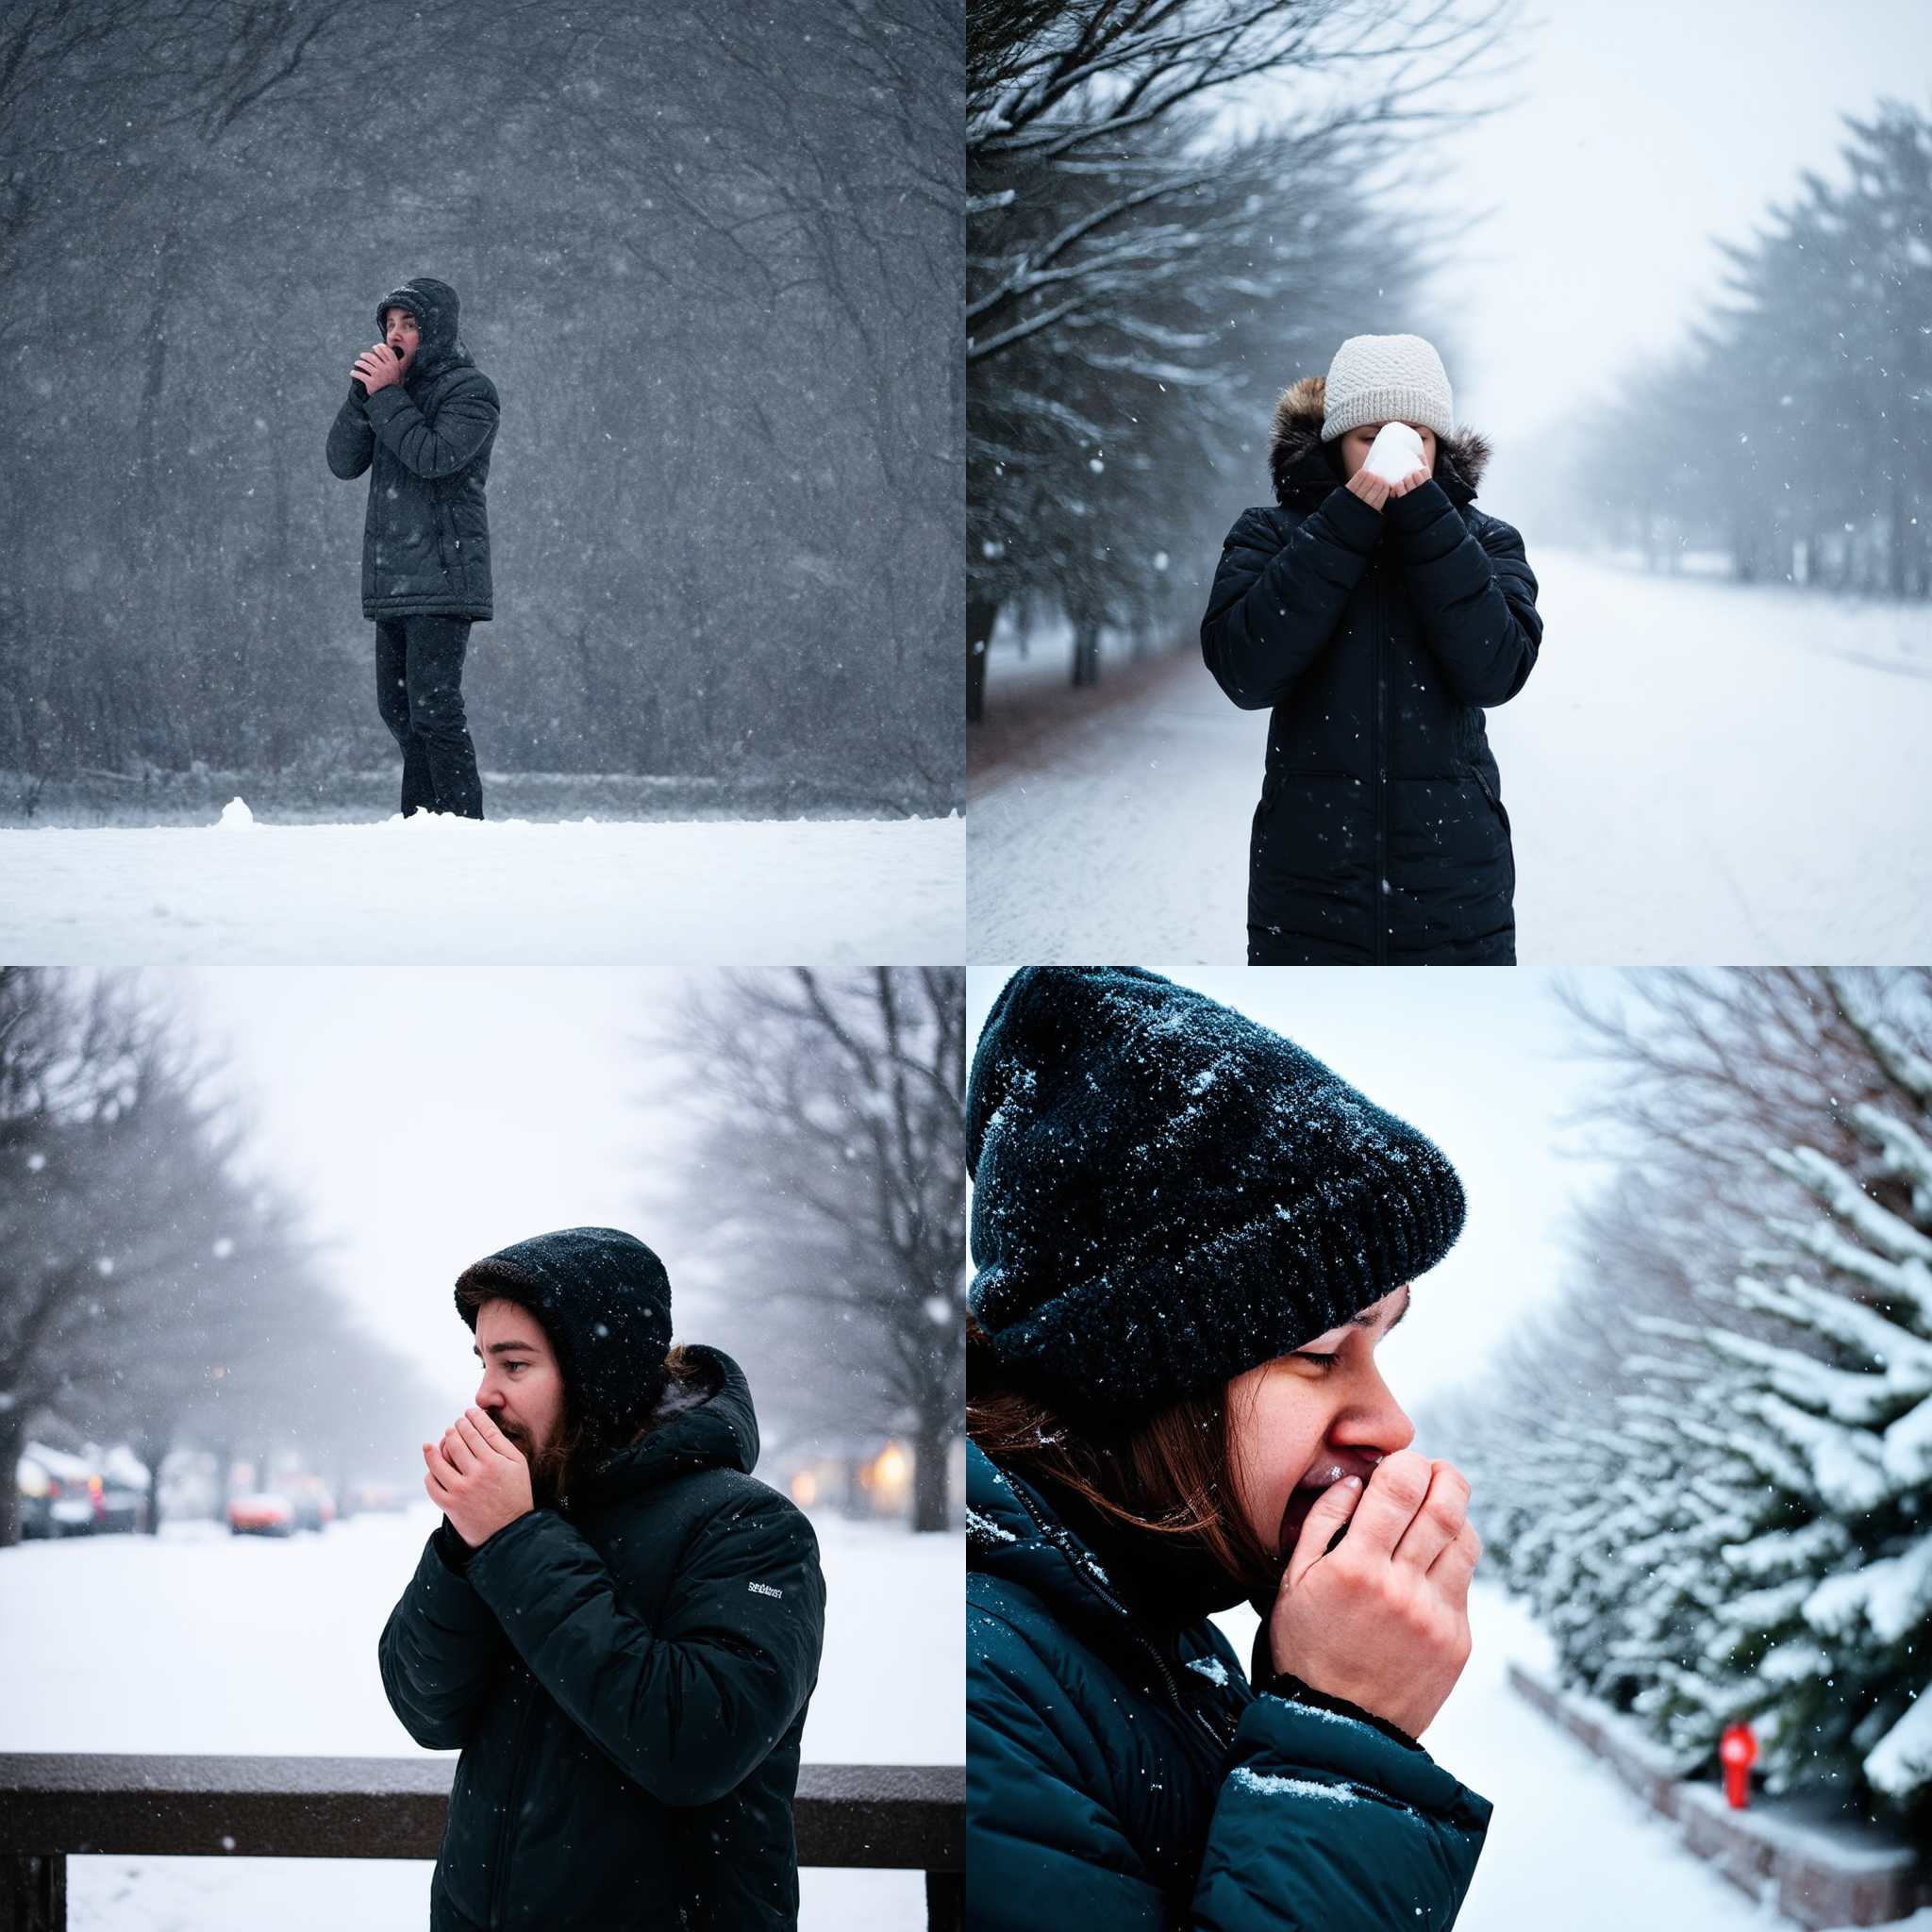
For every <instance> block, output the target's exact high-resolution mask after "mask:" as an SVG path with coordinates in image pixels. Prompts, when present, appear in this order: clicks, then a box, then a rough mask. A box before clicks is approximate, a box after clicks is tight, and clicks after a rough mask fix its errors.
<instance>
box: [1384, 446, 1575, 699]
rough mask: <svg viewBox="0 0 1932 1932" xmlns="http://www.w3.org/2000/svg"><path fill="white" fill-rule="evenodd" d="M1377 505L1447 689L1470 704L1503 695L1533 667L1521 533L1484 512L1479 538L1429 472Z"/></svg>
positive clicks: (1533, 623)
mask: <svg viewBox="0 0 1932 1932" xmlns="http://www.w3.org/2000/svg"><path fill="white" fill-rule="evenodd" d="M1383 508H1384V511H1385V513H1386V514H1387V516H1388V518H1389V528H1390V534H1391V537H1392V538H1393V539H1394V541H1395V545H1396V549H1397V553H1398V554H1399V556H1400V557H1401V558H1402V563H1403V573H1404V575H1405V576H1406V577H1407V580H1408V594H1409V599H1410V601H1411V602H1412V603H1413V604H1414V606H1415V611H1416V620H1417V622H1418V623H1419V624H1420V625H1421V626H1422V633H1423V637H1424V641H1426V642H1427V644H1428V647H1429V649H1430V651H1431V652H1432V653H1433V654H1434V656H1435V658H1436V661H1437V663H1438V664H1440V665H1441V668H1442V675H1443V677H1444V678H1445V679H1446V680H1447V682H1448V684H1449V687H1450V689H1451V690H1453V691H1455V692H1456V693H1457V696H1459V697H1460V698H1462V699H1463V700H1464V702H1465V703H1468V704H1472V705H1501V704H1506V703H1507V701H1508V700H1509V699H1511V698H1513V697H1514V696H1515V695H1516V693H1517V692H1518V691H1521V690H1522V689H1523V687H1524V684H1525V683H1526V682H1527V681H1528V678H1529V674H1530V673H1531V672H1532V671H1533V670H1534V669H1535V668H1536V655H1537V648H1538V646H1539V645H1540V644H1541V642H1542V635H1543V621H1542V618H1541V616H1540V615H1539V614H1538V611H1537V608H1536V576H1535V575H1534V573H1532V571H1531V570H1530V567H1529V559H1528V558H1527V557H1526V556H1525V554H1524V548H1523V539H1522V537H1521V536H1519V535H1518V534H1517V532H1516V531H1515V530H1513V529H1512V528H1511V527H1510V526H1509V525H1507V524H1506V523H1504V522H1503V521H1502V520H1501V519H1500V518H1497V517H1486V518H1484V519H1483V520H1482V528H1483V536H1482V539H1481V541H1477V539H1476V537H1475V536H1474V534H1473V533H1472V532H1471V530H1470V528H1469V525H1467V524H1465V523H1464V522H1463V520H1462V517H1461V514H1460V513H1459V512H1458V511H1457V508H1456V506H1455V505H1454V504H1453V503H1451V502H1450V500H1449V495H1448V492H1447V491H1445V490H1444V489H1443V488H1442V486H1441V484H1440V483H1438V482H1437V481H1436V479H1435V478H1434V477H1433V476H1432V477H1430V479H1429V480H1428V481H1427V482H1426V483H1424V484H1423V485H1422V487H1421V488H1420V489H1417V490H1411V491H1409V492H1408V494H1407V496H1391V498H1390V499H1389V501H1388V503H1387V504H1385V505H1384V506H1383Z"/></svg>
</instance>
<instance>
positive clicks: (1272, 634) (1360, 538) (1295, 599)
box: [1201, 485, 1382, 711]
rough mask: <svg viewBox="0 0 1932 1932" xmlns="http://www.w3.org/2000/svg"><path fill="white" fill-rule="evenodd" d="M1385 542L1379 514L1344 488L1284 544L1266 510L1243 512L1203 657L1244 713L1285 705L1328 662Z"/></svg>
mask: <svg viewBox="0 0 1932 1932" xmlns="http://www.w3.org/2000/svg"><path fill="white" fill-rule="evenodd" d="M1381 535H1382V514H1381V512H1380V511H1379V510H1375V509H1372V508H1370V507H1369V506H1368V505H1367V504H1366V503H1364V502H1363V501H1362V500H1361V498H1360V497H1359V496H1357V494H1356V493H1355V491H1352V490H1345V489H1343V488H1341V486H1340V485H1337V487H1336V488H1335V489H1333V490H1331V491H1329V492H1328V495H1327V497H1326V499H1325V500H1324V502H1323V504H1322V506H1321V508H1318V509H1315V510H1313V511H1311V512H1310V513H1309V514H1308V515H1307V516H1306V517H1304V518H1303V519H1302V521H1301V523H1300V524H1299V525H1297V527H1296V529H1295V532H1294V535H1293V536H1291V538H1290V539H1289V540H1288V541H1287V542H1286V543H1284V544H1279V545H1277V543H1276V541H1275V535H1274V525H1272V524H1271V523H1270V522H1269V520H1268V518H1267V517H1266V516H1265V515H1263V514H1262V513H1261V512H1260V511H1259V510H1252V509H1251V510H1244V511H1242V513H1241V517H1240V518H1239V519H1238V520H1237V522H1236V524H1235V526H1234V528H1233V529H1231V530H1230V531H1229V532H1228V533H1227V541H1226V542H1225V543H1224V544H1223V545H1222V550H1221V561H1220V563H1219V564H1218V565H1216V567H1215V571H1214V583H1213V586H1212V588H1211V589H1210V590H1209V591H1208V615H1207V616H1206V617H1205V618H1203V619H1202V620H1201V655H1202V657H1204V658H1206V659H1207V660H1208V670H1209V671H1211V672H1212V673H1213V674H1214V681H1215V682H1216V683H1217V684H1218V685H1220V687H1221V688H1222V690H1223V691H1225V692H1226V693H1227V694H1228V696H1229V697H1231V698H1232V699H1233V700H1234V701H1235V703H1236V704H1238V705H1239V706H1241V708H1242V710H1244V711H1259V710H1265V709H1266V708H1268V707H1269V706H1270V705H1276V704H1279V703H1280V702H1281V700H1282V699H1283V698H1285V697H1286V696H1287V695H1288V693H1289V691H1290V689H1291V687H1292V686H1293V684H1294V681H1295V680H1296V679H1297V678H1298V677H1299V676H1300V675H1302V673H1303V672H1305V671H1306V670H1307V668H1308V666H1309V665H1310V664H1312V663H1313V662H1314V661H1315V659H1316V658H1318V657H1319V656H1320V655H1321V653H1322V651H1323V649H1324V647H1325V646H1326V644H1327V642H1328V641H1329V640H1330V639H1331V638H1332V637H1333V636H1334V635H1335V627H1336V625H1338V624H1339V623H1340V622H1341V613H1342V611H1343V609H1344V608H1346V606H1347V604H1348V600H1349V597H1350V595H1351V593H1352V592H1353V591H1354V590H1355V587H1356V586H1357V584H1358V583H1360V582H1361V579H1362V573H1363V572H1364V571H1365V570H1367V568H1368V567H1369V558H1371V556H1373V555H1374V548H1375V544H1376V542H1377V541H1379V540H1380V538H1381Z"/></svg>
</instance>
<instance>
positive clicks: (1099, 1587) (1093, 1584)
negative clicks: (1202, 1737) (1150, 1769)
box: [1007, 1482, 1227, 1756]
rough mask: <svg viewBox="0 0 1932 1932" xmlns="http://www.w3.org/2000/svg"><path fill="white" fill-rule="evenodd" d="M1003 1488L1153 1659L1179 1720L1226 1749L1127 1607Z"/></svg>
mask: <svg viewBox="0 0 1932 1932" xmlns="http://www.w3.org/2000/svg"><path fill="white" fill-rule="evenodd" d="M1007 1487H1008V1489H1009V1490H1011V1491H1012V1492H1013V1493H1014V1495H1016V1496H1017V1497H1019V1499H1020V1507H1021V1508H1023V1509H1024V1510H1025V1512H1026V1514H1027V1515H1028V1516H1029V1517H1030V1518H1031V1519H1032V1522H1033V1526H1034V1527H1035V1528H1036V1529H1038V1530H1039V1531H1040V1533H1041V1536H1043V1537H1045V1538H1046V1540H1047V1541H1049V1542H1050V1543H1052V1544H1053V1545H1054V1547H1055V1548H1056V1549H1058V1551H1059V1552H1060V1554H1061V1555H1062V1556H1064V1557H1066V1558H1067V1560H1068V1561H1069V1562H1070V1563H1071V1564H1072V1565H1073V1566H1074V1575H1076V1576H1077V1577H1079V1579H1080V1580H1081V1582H1082V1583H1084V1584H1085V1585H1086V1586H1087V1588H1088V1589H1089V1590H1091V1591H1092V1592H1093V1594H1094V1595H1095V1596H1097V1597H1098V1598H1099V1599H1100V1600H1101V1602H1102V1603H1104V1604H1105V1605H1106V1606H1107V1607H1108V1609H1110V1610H1112V1611H1113V1612H1114V1613H1115V1614H1116V1615H1117V1616H1118V1617H1119V1618H1120V1619H1121V1621H1122V1623H1124V1624H1125V1625H1126V1627H1127V1635H1128V1636H1129V1637H1131V1638H1132V1639H1133V1640H1134V1641H1135V1642H1136V1643H1137V1644H1139V1645H1140V1647H1141V1649H1142V1650H1144V1651H1145V1652H1146V1653H1147V1655H1148V1656H1149V1657H1152V1658H1153V1659H1154V1668H1155V1669H1156V1670H1157V1671H1158V1673H1159V1674H1160V1681H1161V1683H1162V1684H1163V1685H1165V1686H1166V1687H1167V1695H1168V1700H1169V1702H1170V1703H1172V1704H1173V1705H1174V1708H1175V1709H1176V1710H1178V1711H1179V1712H1180V1714H1181V1717H1182V1719H1183V1720H1186V1719H1188V1718H1192V1719H1193V1720H1194V1722H1195V1723H1196V1724H1199V1725H1200V1726H1201V1728H1202V1729H1203V1730H1204V1731H1206V1732H1207V1733H1208V1737H1209V1738H1211V1739H1212V1740H1213V1741H1214V1749H1215V1752H1216V1755H1217V1756H1218V1755H1219V1754H1220V1753H1221V1752H1223V1751H1224V1750H1225V1749H1226V1748H1227V1740H1226V1739H1224V1737H1223V1736H1222V1735H1221V1733H1220V1732H1219V1731H1217V1730H1216V1729H1215V1728H1214V1726H1213V1725H1212V1724H1210V1723H1208V1714H1207V1712H1206V1711H1204V1710H1202V1709H1201V1707H1199V1706H1198V1705H1193V1704H1190V1703H1188V1702H1187V1700H1186V1699H1184V1698H1183V1697H1182V1696H1181V1692H1180V1686H1179V1685H1178V1684H1176V1683H1175V1681H1174V1673H1173V1672H1171V1671H1170V1670H1169V1669H1168V1667H1167V1659H1166V1658H1165V1657H1162V1656H1161V1654H1160V1652H1159V1651H1158V1649H1156V1648H1155V1646H1154V1645H1153V1644H1152V1643H1151V1642H1150V1641H1148V1640H1147V1638H1146V1637H1145V1636H1144V1635H1143V1634H1142V1633H1141V1628H1140V1626H1139V1625H1138V1624H1136V1623H1135V1622H1134V1619H1133V1616H1132V1613H1131V1612H1130V1611H1129V1610H1128V1609H1127V1607H1126V1606H1125V1605H1124V1603H1122V1602H1121V1601H1120V1599H1119V1598H1118V1597H1116V1596H1115V1595H1114V1594H1113V1593H1112V1591H1109V1590H1108V1589H1107V1588H1106V1587H1105V1586H1104V1585H1103V1584H1102V1583H1101V1581H1100V1579H1099V1578H1098V1577H1096V1576H1094V1575H1093V1574H1091V1572H1090V1571H1089V1570H1088V1569H1087V1567H1086V1565H1085V1564H1083V1563H1082V1562H1081V1561H1080V1559H1079V1557H1077V1556H1076V1555H1075V1554H1074V1552H1073V1551H1072V1550H1070V1549H1068V1547H1067V1539H1066V1538H1065V1536H1064V1535H1062V1534H1059V1533H1058V1525H1057V1524H1055V1525H1050V1524H1047V1523H1045V1522H1043V1521H1042V1520H1041V1516H1040V1514H1039V1512H1038V1511H1037V1510H1036V1509H1035V1508H1034V1507H1033V1504H1032V1502H1031V1500H1030V1499H1029V1498H1028V1497H1027V1495H1026V1493H1025V1491H1024V1488H1023V1486H1022V1485H1021V1484H1019V1483H1016V1482H1009V1483H1008V1485H1007Z"/></svg>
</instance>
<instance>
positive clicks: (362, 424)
mask: <svg viewBox="0 0 1932 1932" xmlns="http://www.w3.org/2000/svg"><path fill="white" fill-rule="evenodd" d="M374 459H375V431H374V430H373V429H371V428H370V426H369V413H368V410H367V408H365V407H364V405H363V401H362V398H361V397H360V396H358V394H357V393H356V389H355V385H354V384H353V383H352V384H351V385H350V387H349V393H348V394H347V395H345V396H344V397H343V398H342V407H341V408H340V409H338V410H337V411H336V420H335V421H334V422H333V423H331V424H330V425H328V466H329V468H330V469H331V470H333V471H334V472H335V473H336V475H338V476H340V477H341V479H342V481H343V482H344V483H347V482H350V481H352V480H353V479H354V478H355V477H358V476H359V475H361V474H362V472H363V471H364V470H366V469H367V468H368V467H369V465H370V463H371V462H372V461H373V460H374Z"/></svg>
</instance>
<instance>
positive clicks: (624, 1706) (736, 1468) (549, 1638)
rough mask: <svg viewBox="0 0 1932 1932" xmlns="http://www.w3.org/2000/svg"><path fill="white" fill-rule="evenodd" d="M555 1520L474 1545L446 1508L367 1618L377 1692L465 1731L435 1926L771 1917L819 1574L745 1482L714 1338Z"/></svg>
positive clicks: (745, 1402) (779, 1930)
mask: <svg viewBox="0 0 1932 1932" xmlns="http://www.w3.org/2000/svg"><path fill="white" fill-rule="evenodd" d="M695 1353H697V1354H698V1355H699V1356H701V1357H705V1358H706V1359H707V1360H708V1362H709V1363H710V1365H711V1369H712V1383H713V1386H712V1388H711V1390H710V1391H709V1392H708V1396H707V1397H706V1399H704V1400H703V1401H702V1402H700V1403H699V1404H698V1405H697V1406H695V1407H687V1408H685V1409H683V1411H682V1412H681V1413H677V1414H674V1415H671V1416H670V1417H669V1418H668V1419H667V1420H664V1421H662V1422H661V1423H659V1424H658V1426H657V1427H656V1428H654V1429H652V1430H651V1431H650V1433H649V1434H648V1435H645V1436H643V1437H642V1438H641V1439H640V1440H639V1441H637V1442H635V1443H633V1444H632V1445H631V1446H630V1447H629V1448H627V1449H624V1450H621V1451H619V1453H618V1454H617V1456H616V1457H613V1458H612V1460H611V1461H610V1463H609V1465H608V1467H607V1468H606V1469H605V1470H604V1472H603V1473H602V1474H601V1475H599V1476H598V1477H596V1478H595V1479H593V1480H592V1481H591V1482H590V1483H587V1484H581V1485H579V1486H578V1489H577V1492H576V1493H575V1494H574V1495H573V1497H572V1499H571V1507H570V1511H569V1513H568V1515H567V1516H566V1515H564V1514H560V1513H559V1512H558V1510H555V1509H531V1510H528V1511H526V1512H525V1514H524V1515H522V1516H519V1517H518V1518H517V1519H516V1521H515V1522H514V1523H510V1524H506V1525H505V1526H504V1527H503V1528H502V1529H500V1530H498V1531H497V1532H496V1534H495V1535H494V1536H492V1537H491V1538H490V1540H489V1541H487V1542H485V1543H483V1544H482V1545H481V1546H480V1547H479V1548H477V1549H475V1550H474V1551H471V1550H468V1549H466V1548H465V1546H464V1545H463V1543H462V1542H461V1541H460V1540H459V1539H458V1538H457V1537H456V1536H455V1535H454V1533H453V1532H452V1531H451V1530H450V1528H449V1526H448V1524H447V1523H446V1522H445V1524H443V1526H442V1527H441V1528H440V1529H438V1530H437V1531H436V1533H435V1534H434V1535H433V1536H431V1537H430V1539H429V1541H428V1544H427V1546H426V1547H425V1550H424V1552H423V1557H422V1560H421V1562H419V1563H418V1565H417V1566H416V1574H415V1576H414V1578H413V1579H412V1581H411V1582H410V1584H409V1587H408V1590H406V1591H404V1592H403V1597H402V1601H401V1602H400V1603H398V1604H397V1605H396V1607H395V1609H394V1612H393V1613H392V1614H391V1617H390V1620H389V1624H388V1625H387V1627H386V1628H385V1629H384V1631H383V1633H382V1641H381V1644H380V1646H379V1660H380V1663H381V1668H382V1682H383V1688H384V1690H385V1691H388V1693H389V1701H390V1703H391V1706H392V1707H393V1708H394V1710H395V1713H396V1715H397V1716H398V1717H399V1718H400V1719H401V1720H402V1721H403V1724H404V1726H405V1728H407V1729H408V1733H409V1735H410V1736H411V1737H412V1738H414V1739H415V1740H416V1741H417V1742H418V1743H419V1744H423V1745H426V1746H427V1747H428V1748H429V1749H430V1750H433V1751H447V1750H451V1749H454V1748H456V1747H458V1746H460V1747H461V1750H462V1756H461V1757H460V1758H459V1759H458V1762H457V1770H456V1780H455V1786H454V1789H453V1790H452V1791H451V1793H450V1805H449V1822H448V1824H446V1826H445V1827H444V1830H443V1838H442V1848H441V1854H440V1855H439V1857H438V1858H437V1861H436V1874H435V1877H434V1879H433V1881H432V1883H431V1887H430V1901H429V1903H430V1911H429V1923H430V1926H431V1928H432V1932H658V1928H662V1932H673V1928H676V1932H691V1928H697V1927H703V1928H707V1932H723V1928H726V1927H729V1928H732V1932H785V1928H789V1927H791V1926H794V1925H795V1924H797V1920H798V1862H797V1855H796V1852H795V1850H794V1847H793V1842H792V1835H791V1805H792V1797H793V1793H794V1790H795V1789H796V1786H797V1783H798V1758H799V1741H800V1738H801V1736H802V1734H803V1731H804V1728H805V1717H806V1707H807V1704H808V1700H809V1698H810V1696H811V1692H812V1688H813V1686H814V1684H815V1683H816V1682H817V1679H818V1667H819V1653H820V1649H821V1647H822V1644H823V1641H824V1615H825V1588H824V1578H823V1576H822V1575H821V1574H820V1571H819V1560H818V1541H817V1539H816V1538H815V1537H814V1536H813V1534H812V1528H811V1524H810V1523H809V1522H808V1520H807V1519H806V1517H805V1515H804V1514H803V1512H801V1511H800V1510H799V1509H798V1508H797V1507H796V1506H795V1505H794V1504H793V1503H792V1502H791V1499H790V1498H789V1497H788V1496H785V1495H783V1494H781V1493H780V1492H779V1491H776V1490H774V1489H771V1488H769V1487H767V1486H766V1485H765V1484H763V1483H761V1482H758V1480H757V1479H756V1478H755V1477H754V1476H752V1475H751V1474H750V1471H751V1468H752V1465H753V1464H754V1463H755V1462H756V1461H757V1459H758V1422H757V1419H756V1417H755V1415H754V1413H753V1410H752V1406H751V1393H750V1391H749V1390H748V1389H747V1388H746V1386H745V1381H744V1377H743V1375H742V1374H741V1372H740V1370H739V1368H738V1366H737V1364H736V1363H735V1362H733V1361H732V1359H731V1357H729V1356H727V1355H724V1353H723V1352H722V1351H720V1350H717V1349H703V1348H700V1349H697V1350H696V1351H695Z"/></svg>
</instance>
